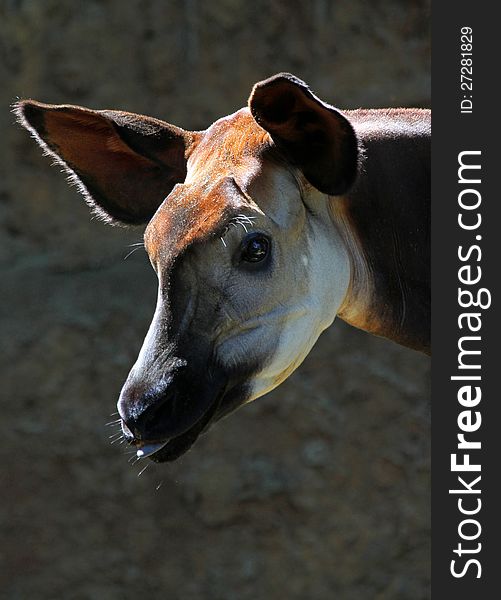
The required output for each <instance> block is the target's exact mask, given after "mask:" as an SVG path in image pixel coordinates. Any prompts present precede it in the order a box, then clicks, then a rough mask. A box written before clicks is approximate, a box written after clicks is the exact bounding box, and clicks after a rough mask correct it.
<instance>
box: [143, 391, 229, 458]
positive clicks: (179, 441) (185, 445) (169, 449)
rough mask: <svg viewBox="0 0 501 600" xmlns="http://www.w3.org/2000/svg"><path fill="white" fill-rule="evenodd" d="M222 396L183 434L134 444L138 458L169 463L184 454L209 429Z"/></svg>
mask: <svg viewBox="0 0 501 600" xmlns="http://www.w3.org/2000/svg"><path fill="white" fill-rule="evenodd" d="M222 396H223V394H221V395H219V396H218V397H217V398H216V400H215V401H214V402H213V403H212V404H211V406H210V407H209V409H208V410H207V411H206V412H205V413H204V414H203V415H202V416H201V417H200V419H199V420H198V421H197V422H196V423H195V424H194V425H193V426H192V427H191V428H190V429H188V430H187V431H185V432H184V433H182V434H180V435H178V436H176V437H173V438H170V439H167V440H157V441H151V442H139V443H138V442H134V441H132V442H131V443H132V444H135V446H136V448H137V457H138V458H149V459H150V460H152V461H154V462H156V463H162V462H171V461H174V460H176V459H177V458H179V457H180V456H182V455H183V454H185V453H186V452H187V451H188V450H189V449H190V448H191V447H192V446H193V444H194V443H195V442H196V440H197V439H198V437H199V435H200V434H201V433H203V432H204V431H205V430H206V429H208V428H209V426H210V424H211V422H212V420H213V417H214V415H215V413H216V411H217V409H218V408H219V405H220V401H221V398H222Z"/></svg>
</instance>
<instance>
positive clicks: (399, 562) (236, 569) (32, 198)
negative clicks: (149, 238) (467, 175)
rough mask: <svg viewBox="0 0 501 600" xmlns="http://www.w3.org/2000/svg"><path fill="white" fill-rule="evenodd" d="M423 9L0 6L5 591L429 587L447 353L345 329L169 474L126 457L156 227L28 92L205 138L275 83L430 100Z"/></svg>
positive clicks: (94, 593) (350, 97)
mask: <svg viewBox="0 0 501 600" xmlns="http://www.w3.org/2000/svg"><path fill="white" fill-rule="evenodd" d="M429 13H430V6H429V1H428V0H406V1H402V0H371V1H369V0H366V1H364V0H350V1H345V2H341V1H338V2H335V1H330V0H312V1H311V2H304V1H302V0H287V1H285V0H281V1H279V0H266V1H265V0H254V1H252V2H248V1H245V0H213V1H211V2H202V1H201V0H185V1H184V2H181V1H170V2H162V1H159V0H158V1H155V0H129V1H127V2H121V1H119V0H102V1H98V0H88V1H86V2H81V3H77V2H69V1H64V0H45V1H44V2H38V1H35V0H33V1H29V0H26V1H22V0H0V81H1V86H0V106H1V110H0V130H1V133H0V140H1V143H2V145H3V148H2V152H1V163H0V204H1V213H0V236H1V253H0V269H1V281H2V284H1V302H0V312H1V358H0V360H1V368H2V371H1V386H0V394H1V396H2V404H1V410H2V421H3V423H4V425H3V427H2V436H1V437H2V455H3V461H2V466H1V474H0V476H1V481H0V489H1V494H2V500H1V509H0V511H1V514H0V516H1V528H2V539H1V541H0V553H1V556H0V597H2V598H9V599H18V598H19V599H23V600H24V599H29V600H31V599H37V600H39V599H45V598H47V599H59V598H64V599H65V600H66V599H87V598H92V599H94V598H96V599H105V600H106V599H110V600H111V599H118V598H120V599H124V598H125V599H127V598H136V597H139V598H145V597H147V598H151V599H156V598H159V599H160V598H162V599H165V598H168V599H169V600H176V599H183V600H191V599H193V600H200V599H203V600H256V599H257V600H261V599H264V600H268V599H271V600H274V599H280V600H283V599H291V600H304V599H307V600H326V599H331V598H336V599H341V600H352V599H353V600H365V599H368V600H374V599H376V600H383V599H385V600H386V599H398V600H407V599H409V600H411V599H412V600H416V599H424V598H429V595H430V591H429V562H430V538H429V534H430V531H429V527H430V514H429V483H430V481H429V404H428V403H429V360H428V359H427V358H426V357H424V356H422V355H420V354H418V353H416V352H413V351H411V350H406V349H404V348H401V347H398V346H396V345H395V344H393V343H391V342H387V341H385V340H382V339H378V338H375V337H371V336H369V335H367V334H364V333H362V332H360V331H357V330H355V329H352V328H350V327H348V326H347V325H345V324H344V323H342V322H341V321H339V322H336V323H335V324H334V326H333V327H332V328H331V329H330V330H329V331H328V332H326V333H325V334H324V335H323V336H322V337H321V339H320V340H319V342H318V343H317V345H316V347H315V348H314V350H313V351H312V353H311V354H310V356H309V357H308V358H307V360H306V361H305V363H304V364H303V366H302V367H301V368H300V369H299V370H298V371H297V372H296V373H295V374H294V375H293V376H292V377H291V378H290V379H289V380H288V381H287V382H286V383H285V384H283V385H282V386H281V387H280V388H279V389H278V390H276V391H275V392H273V393H272V394H270V395H268V396H266V397H265V398H262V399H260V400H258V401H257V402H256V403H254V404H253V405H249V406H247V407H245V408H243V409H241V410H240V411H238V412H237V413H235V414H233V415H231V416H230V417H229V418H228V419H226V420H225V421H223V422H221V423H219V424H217V425H216V426H215V427H213V428H212V430H211V431H210V432H209V433H208V434H207V435H205V436H203V438H202V439H200V440H199V441H198V443H197V444H196V445H195V447H194V448H193V449H192V450H191V452H189V453H188V454H187V455H185V456H184V457H182V458H181V459H180V460H179V461H177V462H176V463H174V464H165V465H153V464H151V466H149V467H148V468H147V469H146V471H144V472H143V473H142V474H141V475H140V476H138V474H139V472H140V471H141V470H142V469H143V466H144V464H143V463H138V464H137V465H131V464H130V463H129V462H128V461H129V459H130V458H131V454H130V453H129V454H128V453H127V449H126V448H124V447H123V446H120V445H119V444H114V445H110V439H109V436H110V435H112V434H113V433H114V432H115V430H113V429H111V430H110V428H109V427H106V426H105V423H106V422H108V421H111V420H113V419H115V418H116V417H115V416H111V415H112V413H114V411H115V410H116V409H115V402H116V399H117V396H118V392H119V390H120V387H121V384H122V382H123V381H124V379H125V377H126V375H127V373H128V370H129V368H130V367H131V365H132V363H133V362H134V360H135V357H136V355H137V352H138V350H139V347H140V345H141V342H142V340H143V337H144V334H145V332H146V330H147V327H148V324H149V321H150V319H151V316H152V314H153V308H154V304H155V293H156V277H155V275H154V273H153V271H152V270H151V268H150V266H149V264H148V261H147V259H146V256H145V254H144V252H143V251H142V250H139V251H138V252H135V253H134V254H132V255H131V256H130V257H129V258H127V260H124V257H125V256H126V255H127V254H128V253H129V251H130V249H131V248H130V247H129V245H130V244H133V243H135V242H139V241H141V239H142V231H141V230H139V229H133V230H131V231H125V230H118V229H113V228H110V227H106V226H105V225H103V224H102V223H99V222H97V221H95V220H91V218H90V215H89V213H88V211H87V208H86V206H85V205H84V202H83V200H82V198H81V197H80V196H79V195H78V193H77V191H76V190H75V189H74V188H73V189H72V188H70V187H69V186H68V185H67V183H66V181H65V177H64V176H63V175H62V174H61V173H59V172H58V168H56V169H54V168H52V169H51V168H50V166H49V165H50V160H48V159H47V158H44V157H43V156H42V155H41V152H40V150H39V149H38V148H37V147H36V146H35V144H34V143H33V141H32V140H30V139H29V137H28V136H27V135H26V132H25V131H24V130H21V129H20V128H19V127H17V126H16V125H15V124H14V118H13V116H12V114H11V113H10V112H9V104H10V103H11V102H13V101H14V100H15V99H16V97H21V98H23V97H33V98H36V99H38V100H42V101H46V102H53V103H75V104H83V105H87V106H89V107H92V108H120V109H125V110H130V111H135V112H139V113H145V114H149V115H152V116H156V117H159V118H161V119H164V120H166V121H169V122H171V123H174V124H177V125H180V126H183V127H186V128H191V129H198V128H205V127H206V126H208V125H209V124H210V123H212V121H214V120H215V119H216V118H218V117H220V116H222V115H225V114H228V113H230V112H233V111H235V110H236V109H238V108H240V107H241V106H243V105H244V104H245V103H246V100H247V97H248V95H249V92H250V89H251V87H252V85H253V84H254V83H255V82H256V81H258V80H260V79H263V78H265V77H268V76H270V75H272V74H273V73H275V72H278V71H284V70H286V71H291V72H292V73H294V74H296V75H297V76H299V77H300V78H302V79H304V80H305V81H307V82H308V83H309V84H310V85H311V86H312V88H313V90H314V91H315V92H316V93H317V95H319V96H320V97H321V98H323V99H324V100H326V101H327V102H330V103H332V104H335V105H336V106H339V107H341V108H357V107H360V106H364V107H378V106H428V105H429V101H430V40H429V17H430V14H429Z"/></svg>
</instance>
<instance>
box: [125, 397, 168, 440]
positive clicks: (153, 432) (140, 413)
mask: <svg viewBox="0 0 501 600" xmlns="http://www.w3.org/2000/svg"><path fill="white" fill-rule="evenodd" d="M176 412H177V393H176V390H175V389H174V388H173V387H171V386H169V387H167V389H165V387H163V388H161V389H159V388H158V387H157V388H154V389H151V390H148V392H146V393H143V394H138V393H137V390H131V389H129V390H126V391H125V390H123V391H122V394H121V397H120V401H119V413H120V416H121V417H122V430H123V433H124V435H125V437H126V438H127V439H128V440H129V441H132V440H134V439H136V440H150V441H151V440H164V439H166V438H167V437H169V430H172V429H173V428H174V429H175V421H176V419H175V416H176Z"/></svg>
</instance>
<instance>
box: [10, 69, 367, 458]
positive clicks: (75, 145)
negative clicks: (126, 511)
mask: <svg viewBox="0 0 501 600" xmlns="http://www.w3.org/2000/svg"><path fill="white" fill-rule="evenodd" d="M16 110H17V113H18V115H19V118H20V122H21V124H22V125H23V126H24V127H26V128H27V129H28V130H29V131H30V132H31V133H32V134H33V136H34V137H35V139H36V140H37V142H38V143H39V144H40V145H41V146H42V147H43V148H44V149H45V150H46V152H47V153H48V154H50V155H51V156H52V157H53V158H55V159H56V162H57V163H59V164H60V165H62V166H63V167H64V168H65V169H66V171H67V172H68V173H69V174H70V176H71V178H72V179H73V181H74V182H76V183H77V185H78V187H79V189H80V191H81V192H82V193H83V195H84V197H85V199H86V201H87V202H88V204H89V205H90V207H91V209H92V210H93V211H94V212H95V213H97V214H98V215H99V216H100V217H102V218H103V219H105V220H106V221H108V222H109V223H111V224H123V225H140V224H147V226H146V230H145V235H144V240H145V248H146V251H147V253H148V255H149V258H150V261H151V264H152V266H153V268H154V270H155V272H156V274H157V276H158V281H159V285H158V301H157V306H156V310H155V313H154V316H153V321H152V323H151V326H150V328H149V331H148V333H147V335H146V339H145V341H144V344H143V347H142V348H141V351H140V353H139V356H138V359H137V361H136V363H135V365H134V366H133V367H132V370H131V372H130V374H129V376H128V378H127V380H126V382H125V384H124V386H123V389H122V391H121V394H120V398H119V401H118V410H119V414H120V417H121V419H122V428H123V432H124V435H125V437H126V439H127V440H128V441H129V442H130V443H131V444H134V445H135V446H136V447H137V450H138V456H151V458H152V459H153V460H155V461H157V462H162V461H170V460H174V459H176V458H177V457H179V456H180V455H181V454H183V453H184V452H186V451H187V450H188V448H189V447H190V446H191V445H192V444H193V443H194V441H195V440H196V439H197V437H198V436H199V434H200V433H201V432H202V431H204V430H205V429H207V427H208V426H209V424H210V423H212V422H214V421H216V420H218V419H220V418H221V417H223V416H224V415H226V414H228V413H230V412H231V411H233V410H235V409H236V408H237V407H239V406H241V405H243V404H244V403H246V402H249V401H251V400H254V399H255V398H258V397H259V396H262V395H263V394H265V393H267V392H269V391H270V390H272V389H273V388H275V387H276V386H278V385H279V384H280V383H281V382H282V381H284V380H285V379H286V378H287V377H288V376H289V375H290V374H291V373H292V372H293V371H294V370H295V369H296V367H297V366H298V365H299V364H300V363H301V362H302V361H303V359H304V358H305V356H306V355H307V354H308V352H309V351H310V349H311V348H312V346H313V344H314V343H315V341H316V340H317V338H318V336H319V335H320V333H321V332H322V331H323V330H324V329H325V328H326V327H327V326H329V325H330V324H331V323H332V321H333V319H334V317H335V316H336V314H337V313H338V312H339V311H340V310H341V309H342V307H343V304H344V303H346V302H347V297H348V295H349V290H350V289H351V287H352V286H351V283H352V282H351V272H352V269H351V262H350V260H351V259H350V251H349V248H348V245H347V244H346V242H345V241H344V240H343V237H342V235H341V233H340V232H339V231H338V230H337V228H336V226H335V224H334V222H333V220H332V215H331V214H330V213H331V209H330V205H329V203H328V202H326V200H327V199H328V197H329V196H333V195H334V196H339V195H341V194H344V193H345V192H346V191H347V190H348V189H349V188H350V186H351V185H352V184H353V182H354V180H355V177H356V174H357V165H358V142H357V137H356V135H355V133H354V130H353V128H352V126H351V125H350V122H349V121H348V120H347V118H346V117H345V116H343V114H342V113H340V112H339V111H338V110H336V109H334V108H332V107H331V106H329V105H327V104H325V103H324V102H322V101H321V100H319V99H318V98H317V97H316V96H314V95H313V94H312V93H311V91H310V90H309V89H308V87H307V86H306V85H305V84H304V83H303V82H302V81H300V80H298V79H297V78H295V77H294V76H292V75H289V74H279V75H276V76H274V77H272V78H270V79H268V80H265V81H263V82H260V83H258V84H256V85H255V86H254V89H253V91H252V93H251V96H250V98H249V103H248V108H243V109H241V110H239V111H237V112H236V113H234V114H232V115H230V116H227V117H224V118H222V119H220V120H218V121H216V122H215V123H214V124H213V125H211V126H210V127H209V128H208V129H207V130H205V131H196V132H193V131H185V130H183V129H180V128H178V127H175V126H173V125H169V124H167V123H165V122H163V121H159V120H157V119H153V118H150V117H145V116H141V115H137V114H132V113H127V112H121V111H114V110H102V111H95V110H89V109H86V108H82V107H79V106H71V105H48V104H42V103H39V102H35V101H32V100H26V101H22V102H20V103H18V105H17V109H16Z"/></svg>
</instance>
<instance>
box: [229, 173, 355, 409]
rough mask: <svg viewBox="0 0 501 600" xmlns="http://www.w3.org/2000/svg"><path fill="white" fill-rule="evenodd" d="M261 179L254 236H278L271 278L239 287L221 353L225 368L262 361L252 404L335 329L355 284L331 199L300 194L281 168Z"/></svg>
mask: <svg viewBox="0 0 501 600" xmlns="http://www.w3.org/2000/svg"><path fill="white" fill-rule="evenodd" d="M262 175H263V176H262V177H261V178H260V179H259V182H258V183H257V185H256V186H255V187H254V189H251V195H252V197H253V199H254V201H255V202H256V205H257V206H259V209H260V211H259V212H260V215H258V216H256V218H255V226H256V228H257V229H258V230H262V231H263V232H266V233H269V234H270V235H271V236H272V242H273V244H272V252H273V263H274V268H273V274H272V276H271V277H270V278H269V280H267V281H266V282H265V283H263V282H261V283H254V282H252V281H251V280H250V281H249V280H248V279H246V280H244V279H242V280H240V281H239V283H238V284H237V285H236V286H235V288H234V289H235V293H234V295H233V299H232V302H231V304H232V305H233V307H234V308H236V309H237V311H236V312H237V313H238V314H239V318H238V319H234V320H233V324H234V325H233V327H231V331H227V333H226V334H225V335H224V338H225V339H224V340H221V342H222V343H221V345H220V346H219V352H218V354H219V357H220V359H221V360H222V362H223V364H227V365H231V364H235V365H236V364H239V363H241V362H246V361H248V360H249V359H257V360H256V362H257V363H258V364H260V365H262V368H261V371H260V372H258V373H256V374H255V375H254V376H253V377H252V379H251V381H249V382H248V383H249V387H250V389H251V393H250V396H249V399H248V400H247V401H248V402H249V401H251V400H255V399H256V398H259V397H260V396H262V395H264V394H266V393H267V392H269V391H271V390H272V389H273V388H275V387H277V386H278V385H279V384H280V383H282V382H283V381H284V380H285V379H286V378H287V377H288V376H289V375H290V374H291V373H292V372H293V371H294V370H295V369H296V368H297V367H298V366H299V365H300V364H301V363H302V362H303V360H304V359H305V357H306V356H307V355H308V353H309V352H310V350H311V348H312V347H313V345H314V344H315V342H316V341H317V339H318V337H319V335H320V334H321V333H322V331H324V329H326V328H327V327H329V326H330V325H331V324H332V322H333V320H334V318H335V316H336V314H337V312H338V310H339V307H340V306H341V305H342V303H343V300H344V299H345V296H346V294H347V291H348V288H349V282H350V260H349V255H348V252H347V249H346V247H345V243H344V242H343V239H342V237H341V235H340V233H339V232H338V230H337V228H336V226H335V225H334V223H333V221H332V219H331V216H330V213H329V208H328V203H327V200H328V198H327V196H325V195H324V194H321V193H320V192H318V191H317V190H315V189H314V188H311V187H310V186H308V187H307V188H305V189H304V190H300V187H299V186H300V185H301V183H299V182H298V181H297V180H296V179H295V177H293V176H292V175H291V174H290V173H289V172H287V171H286V170H285V169H283V168H280V167H274V168H273V169H268V170H267V171H266V172H265V173H263V174H262ZM301 192H302V193H301ZM241 307H243V308H242V309H241Z"/></svg>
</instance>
